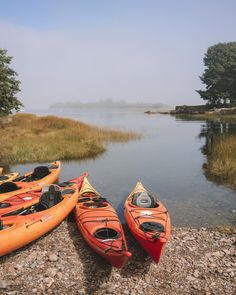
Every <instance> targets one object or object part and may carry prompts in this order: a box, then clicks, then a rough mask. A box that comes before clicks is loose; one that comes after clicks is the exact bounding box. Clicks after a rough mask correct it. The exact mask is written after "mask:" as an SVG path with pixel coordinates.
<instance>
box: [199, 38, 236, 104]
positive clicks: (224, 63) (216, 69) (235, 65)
mask: <svg viewBox="0 0 236 295" xmlns="http://www.w3.org/2000/svg"><path fill="white" fill-rule="evenodd" d="M203 60H204V64H205V66H206V69H205V71H204V73H203V75H202V76H201V77H200V79H201V81H202V83H203V84H205V85H206V90H197V92H198V93H199V94H200V96H201V98H202V99H204V100H206V101H207V103H208V104H209V105H211V106H222V105H236V42H229V43H219V44H216V45H214V46H211V47H209V48H208V50H207V53H206V54H205V57H204V59H203Z"/></svg>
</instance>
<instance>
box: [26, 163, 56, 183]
mask: <svg viewBox="0 0 236 295" xmlns="http://www.w3.org/2000/svg"><path fill="white" fill-rule="evenodd" d="M50 173H51V172H50V170H49V168H48V167H47V166H38V167H36V168H34V171H33V173H32V174H31V175H30V176H29V177H27V178H26V180H25V181H26V182H31V181H35V180H39V179H42V178H44V177H45V176H47V175H49V174H50Z"/></svg>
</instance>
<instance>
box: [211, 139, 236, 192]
mask: <svg viewBox="0 0 236 295" xmlns="http://www.w3.org/2000/svg"><path fill="white" fill-rule="evenodd" d="M206 173H207V176H208V177H209V178H215V179H216V180H218V181H219V182H221V183H225V184H228V185H229V186H231V187H232V188H234V189H236V135H223V136H221V137H218V138H216V139H215V141H214V145H212V150H211V153H210V155H209V156H208V163H207V165H206Z"/></svg>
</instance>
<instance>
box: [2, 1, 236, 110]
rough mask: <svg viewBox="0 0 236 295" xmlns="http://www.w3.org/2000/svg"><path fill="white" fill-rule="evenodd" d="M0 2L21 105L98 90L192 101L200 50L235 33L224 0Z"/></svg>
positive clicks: (118, 96)
mask: <svg viewBox="0 0 236 295" xmlns="http://www.w3.org/2000/svg"><path fill="white" fill-rule="evenodd" d="M0 4H1V9H0V47H2V48H6V49H7V50H8V53H9V55H12V56H13V57H14V59H13V63H12V66H13V67H14V69H15V70H16V71H17V72H18V73H19V79H20V80H21V81H22V85H21V88H22V92H21V94H20V98H21V99H22V101H23V102H24V104H25V106H26V107H38V108H39V107H41V108H42V107H45V106H46V107H47V106H49V105H50V104H52V103H55V102H65V101H77V100H78V101H83V102H91V101H98V100H101V99H106V98H112V99H114V100H125V101H127V102H144V101H147V102H150V103H157V102H160V103H164V104H169V105H176V104H200V103H201V102H202V101H201V99H200V98H199V96H198V94H197V93H196V92H195V90H196V89H199V88H201V87H202V86H201V82H200V79H199V75H201V74H202V72H203V69H204V67H203V61H202V60H203V56H204V53H205V52H206V50H207V48H208V47H209V46H211V45H214V44H215V43H218V42H228V41H235V39H236V31H235V27H236V18H235V10H236V4H235V1H231V0H228V1H227V4H226V3H225V2H223V1H217V0H216V1H213V0H209V1H207V2H206V1H203V0H200V1H197V2H193V1H185V0H182V1H152V0H150V1H132V0H129V1H108V0H101V1H75V0H71V1H65V0H60V1H46V0H42V1H38V2H35V1H28V0H22V1H16V0H12V1H3V0H0ZM13 7H14V9H13ZM219 20H220V21H219Z"/></svg>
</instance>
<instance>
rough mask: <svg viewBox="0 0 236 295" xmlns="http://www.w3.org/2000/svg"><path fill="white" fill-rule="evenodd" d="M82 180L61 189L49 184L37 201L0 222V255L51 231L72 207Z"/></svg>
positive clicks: (76, 199) (79, 179)
mask: <svg viewBox="0 0 236 295" xmlns="http://www.w3.org/2000/svg"><path fill="white" fill-rule="evenodd" d="M81 183H82V178H78V179H74V180H73V181H71V182H67V183H65V185H63V186H58V185H50V186H49V187H48V191H46V192H44V193H42V194H41V196H40V198H39V199H38V202H37V203H36V204H34V205H33V206H29V207H24V208H22V210H17V212H16V211H13V212H9V213H7V214H4V216H1V219H0V245H1V247H0V256H2V255H5V254H7V253H10V252H12V251H14V250H16V249H19V248H21V247H23V246H25V245H27V244H28V243H30V242H32V241H34V240H36V239H38V238H39V237H41V236H42V235H44V234H45V233H47V232H49V231H50V230H52V229H53V228H54V227H56V226H57V225H58V224H59V223H60V222H62V221H63V219H65V217H66V216H67V215H68V214H69V213H70V212H71V211H72V210H73V208H74V207H75V205H76V203H77V201H78V196H79V188H80V186H81Z"/></svg>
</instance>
